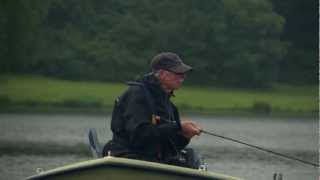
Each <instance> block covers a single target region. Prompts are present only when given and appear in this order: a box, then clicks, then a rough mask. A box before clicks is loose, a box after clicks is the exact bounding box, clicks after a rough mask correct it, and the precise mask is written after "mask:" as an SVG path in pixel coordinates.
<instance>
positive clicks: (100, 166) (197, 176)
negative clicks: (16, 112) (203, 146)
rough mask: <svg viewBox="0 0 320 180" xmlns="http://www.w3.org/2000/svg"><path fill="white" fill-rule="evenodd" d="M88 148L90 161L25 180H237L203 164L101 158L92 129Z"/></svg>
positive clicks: (45, 172)
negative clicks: (182, 165) (196, 166)
mask: <svg viewBox="0 0 320 180" xmlns="http://www.w3.org/2000/svg"><path fill="white" fill-rule="evenodd" d="M88 135H89V136H88V137H89V146H90V149H91V152H92V155H93V157H94V158H96V159H93V160H88V161H84V162H79V163H74V164H71V165H66V166H62V167H58V168H56V169H52V170H48V171H43V170H41V169H38V171H37V172H38V174H36V175H33V176H31V177H28V178H27V179H26V180H100V179H105V180H143V179H147V180H149V179H152V180H206V179H207V180H209V179H210V180H240V178H236V177H232V176H228V175H223V174H218V173H213V172H209V171H207V166H206V165H205V164H203V165H201V166H199V169H191V168H186V167H180V166H173V165H168V164H163V163H156V162H149V161H142V160H134V159H127V158H120V157H113V156H111V153H109V155H108V156H106V157H103V155H102V146H101V145H100V143H99V141H98V136H97V132H96V130H95V129H90V130H89V134H88Z"/></svg>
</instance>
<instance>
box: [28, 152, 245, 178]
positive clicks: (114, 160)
mask: <svg viewBox="0 0 320 180" xmlns="http://www.w3.org/2000/svg"><path fill="white" fill-rule="evenodd" d="M44 179H46V180H96V179H97V180H99V179H107V180H142V179H148V180H149V179H151V180H209V179H210V180H240V179H239V178H236V177H232V176H227V175H223V174H218V173H213V172H210V171H207V170H205V169H199V170H198V169H191V168H185V167H179V166H173V165H167V164H161V163H155V162H148V161H141V160H134V159H127V158H119V157H112V156H106V157H103V158H98V159H94V160H88V161H84V162H79V163H75V164H71V165H66V166H63V167H59V168H56V169H52V170H48V171H40V172H38V174H37V175H33V176H31V177H28V178H27V180H44Z"/></svg>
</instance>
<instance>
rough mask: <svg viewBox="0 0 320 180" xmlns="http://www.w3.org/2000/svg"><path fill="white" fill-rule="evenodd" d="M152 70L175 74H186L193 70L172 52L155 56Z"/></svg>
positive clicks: (152, 61)
mask: <svg viewBox="0 0 320 180" xmlns="http://www.w3.org/2000/svg"><path fill="white" fill-rule="evenodd" d="M151 68H152V70H153V71H156V70H159V69H164V70H167V71H170V72H174V73H186V72H188V71H191V70H192V67H191V66H189V65H187V64H185V63H183V61H182V59H181V58H180V57H179V56H178V55H177V54H175V53H172V52H162V53H159V54H157V55H156V56H154V57H153V58H152V60H151Z"/></svg>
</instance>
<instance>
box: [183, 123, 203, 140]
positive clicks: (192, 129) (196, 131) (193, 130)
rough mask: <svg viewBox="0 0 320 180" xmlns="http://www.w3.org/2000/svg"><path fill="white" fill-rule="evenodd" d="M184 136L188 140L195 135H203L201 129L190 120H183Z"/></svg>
mask: <svg viewBox="0 0 320 180" xmlns="http://www.w3.org/2000/svg"><path fill="white" fill-rule="evenodd" d="M181 127H182V135H183V136H184V137H186V138H188V139H191V138H192V137H193V136H195V135H200V134H201V128H200V127H199V126H198V125H197V124H195V123H194V122H192V121H190V120H182V121H181Z"/></svg>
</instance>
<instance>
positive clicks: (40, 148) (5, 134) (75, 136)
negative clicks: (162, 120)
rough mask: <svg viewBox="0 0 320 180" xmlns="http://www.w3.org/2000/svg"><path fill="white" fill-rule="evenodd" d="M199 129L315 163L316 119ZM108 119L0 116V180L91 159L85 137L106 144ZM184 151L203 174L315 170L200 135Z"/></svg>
mask: <svg viewBox="0 0 320 180" xmlns="http://www.w3.org/2000/svg"><path fill="white" fill-rule="evenodd" d="M189 118H191V119H193V120H194V121H196V122H197V123H199V124H200V126H201V127H203V129H205V130H207V131H212V132H214V133H217V134H220V135H223V136H227V137H231V138H235V139H238V140H241V141H244V142H247V143H250V144H254V145H257V146H261V147H264V148H268V149H271V150H273V151H277V152H280V153H283V154H286V155H290V156H295V157H298V158H300V159H304V160H307V161H311V162H318V159H319V155H318V148H319V144H318V142H319V130H318V127H319V126H318V119H299V118H296V119H294V118H291V119H270V118H255V119H254V118H236V117H206V116H191V117H189ZM109 123H110V116H106V115H82V114H0V179H4V180H7V179H13V180H15V179H23V178H25V177H27V176H30V175H33V174H35V173H36V169H37V168H43V169H44V170H48V169H51V168H55V167H58V166H61V165H66V164H70V163H73V162H78V161H83V160H88V159H91V156H90V152H89V148H88V140H87V133H88V130H89V128H96V129H97V132H98V135H99V138H100V141H101V142H106V141H107V140H109V139H110V138H111V132H110V130H109V128H110V127H109ZM190 146H191V147H193V148H194V149H195V150H197V151H198V152H199V153H200V154H201V155H202V156H203V157H204V158H205V162H206V163H207V164H208V169H209V170H210V171H214V172H217V173H224V174H228V175H232V176H237V177H241V178H243V179H249V180H257V179H259V180H272V176H273V173H275V172H281V173H282V174H283V176H284V180H287V179H290V180H301V179H303V180H309V179H310V180H316V179H318V176H319V175H318V170H319V169H318V168H315V167H312V166H310V165H305V164H302V163H300V162H296V161H292V160H287V159H284V158H281V157H278V156H275V155H272V154H268V153H265V152H261V151H258V150H255V149H253V148H250V147H246V146H244V145H241V144H236V143H233V142H230V141H227V140H224V139H221V138H217V137H212V136H209V135H206V134H202V135H201V136H199V137H196V138H194V139H193V140H192V141H191V143H190Z"/></svg>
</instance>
